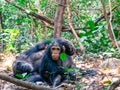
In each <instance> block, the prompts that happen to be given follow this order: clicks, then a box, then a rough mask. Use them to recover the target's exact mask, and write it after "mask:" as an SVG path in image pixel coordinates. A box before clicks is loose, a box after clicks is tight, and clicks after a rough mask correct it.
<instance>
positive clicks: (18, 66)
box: [12, 40, 50, 82]
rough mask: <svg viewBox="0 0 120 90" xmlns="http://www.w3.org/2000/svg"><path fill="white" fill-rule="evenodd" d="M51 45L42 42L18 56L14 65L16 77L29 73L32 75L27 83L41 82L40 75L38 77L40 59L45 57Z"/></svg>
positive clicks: (47, 42)
mask: <svg viewBox="0 0 120 90" xmlns="http://www.w3.org/2000/svg"><path fill="white" fill-rule="evenodd" d="M49 43H50V41H49V40H46V41H42V42H41V43H38V44H36V45H35V46H34V47H32V48H30V49H28V50H26V51H24V52H22V53H20V54H19V55H18V56H16V60H15V61H14V62H13V65H12V68H13V73H14V76H15V77H17V78H20V77H18V76H17V75H18V74H23V73H27V74H29V75H30V76H29V78H28V79H27V81H31V82H34V81H37V80H38V81H39V78H40V75H38V68H39V64H40V58H41V57H42V56H43V54H44V51H45V49H46V47H47V46H48V45H49Z"/></svg>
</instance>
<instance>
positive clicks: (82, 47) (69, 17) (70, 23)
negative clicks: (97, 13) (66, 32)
mask: <svg viewBox="0 0 120 90" xmlns="http://www.w3.org/2000/svg"><path fill="white" fill-rule="evenodd" d="M66 2H67V11H68V22H69V26H70V28H71V31H72V33H73V34H74V36H75V37H76V40H77V41H78V44H79V46H80V49H81V51H82V52H84V51H85V48H84V46H83V45H82V44H81V41H80V39H79V37H78V35H77V33H76V31H75V30H74V28H73V26H72V20H71V13H70V5H69V2H68V0H66Z"/></svg>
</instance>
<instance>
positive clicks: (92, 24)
mask: <svg viewBox="0 0 120 90" xmlns="http://www.w3.org/2000/svg"><path fill="white" fill-rule="evenodd" d="M87 24H88V25H89V26H90V29H91V30H94V28H95V23H94V22H93V21H92V20H89V21H87Z"/></svg>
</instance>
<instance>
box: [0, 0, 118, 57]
mask: <svg viewBox="0 0 120 90" xmlns="http://www.w3.org/2000/svg"><path fill="white" fill-rule="evenodd" d="M104 2H105V5H108V0H104ZM111 2H113V3H112V8H113V7H115V6H117V5H118V6H119V4H120V0H112V1H111ZM15 5H16V6H19V7H21V8H23V9H25V10H27V11H30V12H29V14H34V13H37V14H41V15H42V14H43V15H45V16H47V17H49V18H51V19H54V15H55V12H56V8H57V5H58V4H57V3H56V2H55V1H54V0H40V2H38V1H36V0H15V1H14V2H12V4H8V3H6V2H5V1H4V0H0V6H1V7H0V12H2V24H3V26H4V28H3V29H0V40H4V41H5V44H6V51H10V50H11V49H12V50H14V51H15V52H20V51H21V50H24V49H26V48H28V46H32V45H33V44H34V43H37V42H39V41H40V40H41V39H48V38H52V34H53V31H52V30H51V29H50V28H47V27H45V26H44V25H43V23H41V22H40V20H38V18H34V17H31V16H29V15H27V14H25V13H24V12H22V11H21V10H19V9H18V8H16V7H15ZM37 5H38V6H37ZM70 5H71V14H72V16H71V18H72V23H73V27H74V28H82V29H79V30H77V33H78V35H79V38H80V39H81V42H82V44H83V45H84V46H85V48H86V51H87V52H94V53H97V52H104V51H110V50H111V48H113V47H112V46H111V44H110V40H109V37H108V32H107V28H106V27H107V25H106V22H105V20H104V19H102V20H101V21H99V22H98V23H97V24H96V23H94V22H95V20H97V19H98V17H99V16H100V15H101V14H102V13H101V11H100V10H99V8H102V7H101V1H100V0H92V1H88V0H70ZM107 10H108V8H107ZM67 14H68V13H67V11H66V8H65V12H64V16H63V26H68V20H67V18H68V16H67ZM119 15H120V8H119V7H118V8H117V9H115V10H114V11H113V13H112V16H113V19H112V25H113V29H114V33H115V36H116V38H117V40H119V39H120V36H119V31H120V28H119V27H120V17H119ZM3 31H4V32H3ZM62 36H63V37H65V38H67V39H69V38H70V39H71V40H72V41H73V43H74V44H75V46H76V47H78V46H79V45H78V42H76V40H75V37H73V34H72V33H69V32H63V33H62ZM114 55H118V57H119V56H120V55H119V54H114ZM61 57H62V59H65V55H63V56H61Z"/></svg>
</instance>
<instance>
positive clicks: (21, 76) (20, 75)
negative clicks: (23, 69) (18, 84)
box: [15, 73, 23, 78]
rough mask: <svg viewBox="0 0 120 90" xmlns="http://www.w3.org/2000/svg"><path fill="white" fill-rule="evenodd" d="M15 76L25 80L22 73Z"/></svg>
mask: <svg viewBox="0 0 120 90" xmlns="http://www.w3.org/2000/svg"><path fill="white" fill-rule="evenodd" d="M15 76H16V77H18V78H23V75H22V74H20V73H18V74H16V75H15Z"/></svg>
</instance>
